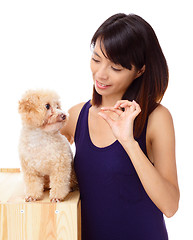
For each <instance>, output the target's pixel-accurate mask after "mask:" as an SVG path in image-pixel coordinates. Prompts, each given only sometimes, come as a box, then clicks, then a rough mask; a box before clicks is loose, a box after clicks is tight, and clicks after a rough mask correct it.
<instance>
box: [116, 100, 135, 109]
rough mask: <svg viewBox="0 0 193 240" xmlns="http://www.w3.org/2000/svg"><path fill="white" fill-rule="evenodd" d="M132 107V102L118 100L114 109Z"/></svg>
mask: <svg viewBox="0 0 193 240" xmlns="http://www.w3.org/2000/svg"><path fill="white" fill-rule="evenodd" d="M131 105H132V102H131V101H128V100H119V101H117V102H116V104H115V106H114V108H120V107H121V108H124V107H126V106H131Z"/></svg>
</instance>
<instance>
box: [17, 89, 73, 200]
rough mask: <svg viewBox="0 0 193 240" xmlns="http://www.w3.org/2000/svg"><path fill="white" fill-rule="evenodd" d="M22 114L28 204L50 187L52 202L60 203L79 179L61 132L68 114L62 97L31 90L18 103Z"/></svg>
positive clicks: (21, 145) (22, 156)
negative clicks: (61, 102) (63, 108)
mask: <svg viewBox="0 0 193 240" xmlns="http://www.w3.org/2000/svg"><path fill="white" fill-rule="evenodd" d="M19 113H20V114H21V119H22V123H23V124H22V125H23V126H22V130H21V136H20V141H19V157H20V162H21V167H22V172H23V176H24V183H25V194H26V196H25V201H26V202H31V201H36V200H40V199H42V196H43V191H44V190H45V188H48V187H49V188H50V201H51V202H53V203H55V202H60V201H62V200H64V198H65V197H66V195H67V194H68V193H69V191H70V187H71V186H73V185H75V184H76V180H75V176H74V173H73V171H72V169H73V168H72V163H73V155H72V152H71V148H70V144H69V142H68V140H67V139H66V137H65V136H63V135H61V133H60V129H61V128H62V127H63V126H64V124H65V122H66V120H67V114H65V113H64V112H63V111H62V110H61V105H60V101H59V96H58V95H57V93H55V92H54V91H51V90H28V91H27V92H26V93H25V94H24V95H23V97H22V99H21V100H20V101H19ZM70 182H71V183H70Z"/></svg>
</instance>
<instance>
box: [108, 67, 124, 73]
mask: <svg viewBox="0 0 193 240" xmlns="http://www.w3.org/2000/svg"><path fill="white" fill-rule="evenodd" d="M111 68H112V69H113V70H114V71H115V72H120V71H121V70H122V69H119V68H115V67H111Z"/></svg>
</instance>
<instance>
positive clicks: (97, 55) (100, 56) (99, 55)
mask: <svg viewBox="0 0 193 240" xmlns="http://www.w3.org/2000/svg"><path fill="white" fill-rule="evenodd" d="M93 53H94V54H95V55H97V56H98V57H99V58H101V56H100V55H99V54H98V53H97V52H95V51H93Z"/></svg>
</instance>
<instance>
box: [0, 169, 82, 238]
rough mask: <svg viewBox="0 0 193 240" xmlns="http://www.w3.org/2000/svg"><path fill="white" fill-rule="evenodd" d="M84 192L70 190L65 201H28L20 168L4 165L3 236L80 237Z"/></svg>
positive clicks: (0, 173) (0, 184) (0, 190)
mask: <svg viewBox="0 0 193 240" xmlns="http://www.w3.org/2000/svg"><path fill="white" fill-rule="evenodd" d="M79 198H80V195H79V192H78V191H75V192H72V193H69V195H68V196H67V197H66V198H65V200H64V201H63V202H61V203H50V201H49V198H48V191H46V192H45V193H44V198H43V200H41V201H37V202H33V203H26V202H24V184H23V178H22V174H21V172H20V169H0V240H80V239H81V222H80V218H81V216H80V200H79Z"/></svg>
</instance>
